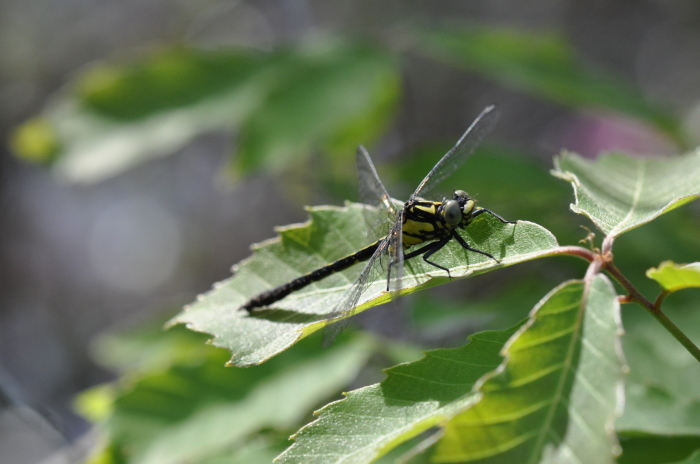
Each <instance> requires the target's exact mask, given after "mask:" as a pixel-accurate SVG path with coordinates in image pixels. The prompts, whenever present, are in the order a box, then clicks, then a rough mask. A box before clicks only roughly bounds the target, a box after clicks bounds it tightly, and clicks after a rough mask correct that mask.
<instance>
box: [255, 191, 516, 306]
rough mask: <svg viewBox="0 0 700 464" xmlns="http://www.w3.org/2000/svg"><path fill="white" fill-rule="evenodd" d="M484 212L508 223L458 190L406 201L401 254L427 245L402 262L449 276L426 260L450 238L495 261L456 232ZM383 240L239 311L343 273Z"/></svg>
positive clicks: (382, 240) (271, 291)
mask: <svg viewBox="0 0 700 464" xmlns="http://www.w3.org/2000/svg"><path fill="white" fill-rule="evenodd" d="M484 212H488V213H491V214H493V215H494V216H496V217H497V218H498V219H500V220H501V221H503V222H508V221H506V220H505V219H503V218H501V217H500V216H498V215H496V214H495V213H493V212H492V211H489V210H487V209H483V208H477V207H476V204H475V202H474V200H472V199H471V198H469V196H468V195H467V194H466V193H465V192H463V191H461V190H458V191H457V192H455V196H454V199H453V200H449V201H447V200H445V201H428V200H424V199H422V198H414V199H412V200H409V201H408V202H406V204H405V205H404V207H403V211H402V212H401V216H402V218H403V219H402V237H401V239H402V248H403V250H402V251H401V252H402V253H404V252H405V251H406V250H408V249H409V248H411V247H413V246H415V245H419V244H421V243H425V242H429V243H427V244H426V245H424V246H423V247H421V248H419V249H417V250H414V251H411V252H410V253H404V254H403V258H404V260H408V259H411V258H413V257H415V256H419V255H422V256H423V260H424V261H425V262H427V263H429V264H431V265H433V266H435V267H437V268H439V269H442V270H444V271H446V272H447V273H448V275H449V270H448V269H447V268H445V267H443V266H440V265H439V264H437V263H434V262H432V261H430V259H429V258H430V257H431V256H432V255H433V254H434V253H435V252H437V251H439V250H440V249H442V247H444V246H445V245H446V244H447V243H448V242H449V241H450V240H452V239H453V238H455V239H456V240H457V241H458V242H459V243H460V244H461V245H462V247H463V248H465V249H467V250H471V251H474V252H477V253H481V254H483V255H486V256H488V257H490V258H492V259H495V258H494V257H493V256H491V255H490V254H489V253H486V252H483V251H480V250H477V249H474V248H472V247H470V246H469V245H468V244H467V243H466V242H465V241H464V239H463V238H462V237H461V236H460V235H459V234H457V233H456V229H457V228H462V229H463V228H465V227H466V226H468V225H469V224H470V223H471V222H472V220H473V219H474V218H475V217H476V216H478V215H479V214H481V213H484ZM386 240H388V238H387V237H383V238H381V239H379V240H377V241H376V242H374V243H372V244H371V245H368V246H366V247H365V248H363V249H361V250H359V251H357V252H355V253H353V254H351V255H348V256H345V257H343V258H340V259H339V260H337V261H334V262H332V263H330V264H328V265H326V266H323V267H321V268H319V269H316V270H314V271H312V272H309V273H308V274H304V275H303V276H301V277H298V278H296V279H294V280H292V281H291V282H289V283H286V284H284V285H280V286H279V287H276V288H273V289H270V290H268V291H266V292H263V293H261V294H259V295H257V296H255V297H253V298H251V299H250V300H248V301H247V302H246V303H245V304H244V305H243V306H242V308H243V309H245V310H246V311H248V312H250V311H252V310H254V309H255V308H260V307H264V306H268V305H271V304H272V303H275V302H276V301H279V300H281V299H282V298H284V297H286V296H287V295H289V294H290V293H292V292H294V291H297V290H300V289H302V288H304V287H306V286H307V285H310V284H311V283H313V282H317V281H319V280H321V279H324V278H326V277H328V276H329V275H331V274H334V273H336V272H340V271H344V270H345V269H347V268H349V267H350V266H352V265H354V264H357V263H359V262H362V261H367V260H369V259H370V258H371V257H372V255H373V254H374V253H375V251H377V249H378V248H379V247H380V246H382V247H383V248H385V249H386V248H388V247H386V246H383V245H386V243H384V242H385V241H386ZM394 264H395V262H394V261H393V260H392V261H391V262H390V263H389V269H388V276H387V290H388V285H389V280H390V277H391V267H392V266H393V265H394Z"/></svg>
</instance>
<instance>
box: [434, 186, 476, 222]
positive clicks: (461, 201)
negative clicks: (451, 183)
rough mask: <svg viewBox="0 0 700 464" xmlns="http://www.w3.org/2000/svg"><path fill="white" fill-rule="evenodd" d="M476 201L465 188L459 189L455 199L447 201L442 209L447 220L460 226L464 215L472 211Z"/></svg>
mask: <svg viewBox="0 0 700 464" xmlns="http://www.w3.org/2000/svg"><path fill="white" fill-rule="evenodd" d="M475 206H476V203H475V202H474V200H472V199H471V198H469V195H467V192H465V191H464V190H457V191H456V192H455V196H454V199H453V200H449V201H447V202H445V206H444V207H443V209H442V215H443V217H444V218H445V222H446V223H447V224H449V225H451V226H458V225H459V224H460V223H461V222H462V218H463V216H464V215H468V214H469V213H471V212H472V210H473V209H474V207H475Z"/></svg>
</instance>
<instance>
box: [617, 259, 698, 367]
mask: <svg viewBox="0 0 700 464" xmlns="http://www.w3.org/2000/svg"><path fill="white" fill-rule="evenodd" d="M604 269H605V270H606V271H607V272H608V273H609V274H610V275H611V276H612V277H614V278H615V280H617V281H618V282H619V283H620V285H622V286H623V287H624V288H625V290H627V292H628V293H629V297H628V298H627V301H626V302H632V301H634V302H636V303H638V304H639V305H641V306H642V307H643V308H644V309H646V310H647V311H648V312H649V314H651V315H652V316H654V318H656V320H657V321H659V322H660V323H661V325H663V326H664V327H665V328H666V330H668V331H669V332H670V333H671V335H673V336H674V337H675V338H676V340H678V341H679V342H680V344H681V345H683V346H684V347H685V349H686V350H688V351H689V352H690V354H692V355H693V356H694V357H695V359H697V360H698V361H700V348H698V347H697V346H696V345H695V344H694V343H693V342H692V341H691V340H690V339H689V338H688V337H687V336H686V335H685V334H684V333H683V331H681V329H679V328H678V326H677V325H676V324H674V323H673V321H671V319H669V318H668V316H666V314H664V313H663V311H661V307H660V306H661V302H662V301H663V297H664V296H665V295H664V294H663V293H662V294H661V295H659V298H657V300H656V303H652V302H651V301H649V300H647V299H646V298H645V297H644V295H642V294H641V293H639V291H638V290H637V289H636V288H635V287H634V285H632V283H631V282H630V281H629V280H627V278H626V277H625V276H624V275H623V274H622V272H620V270H619V269H618V268H617V267H616V266H615V265H614V264H613V263H612V261H608V262H606V263H605V264H604Z"/></svg>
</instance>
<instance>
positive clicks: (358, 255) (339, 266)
mask: <svg viewBox="0 0 700 464" xmlns="http://www.w3.org/2000/svg"><path fill="white" fill-rule="evenodd" d="M382 240H383V239H380V240H377V241H376V242H374V243H373V244H371V245H369V246H366V247H364V248H363V249H361V250H359V251H356V252H355V253H353V254H351V255H348V256H345V257H343V258H340V259H339V260H337V261H333V262H332V263H330V264H328V265H326V266H323V267H322V268H319V269H316V270H314V271H311V272H309V273H308V274H304V275H303V276H301V277H297V278H296V279H294V280H292V281H291V282H289V283H286V284H284V285H280V286H279V287H275V288H273V289H271V290H268V291H266V292H263V293H261V294H259V295H258V296H256V297H254V298H251V299H250V300H248V301H247V302H246V303H245V304H244V305H243V306H242V308H243V309H245V310H246V311H248V312H250V311H252V310H253V309H255V308H261V307H263V306H267V305H271V304H272V303H274V302H276V301H279V300H281V299H282V298H284V297H285V296H287V295H289V294H290V293H292V292H295V291H297V290H300V289H302V288H304V287H306V286H307V285H309V284H312V283H313V282H317V281H319V280H321V279H325V278H326V277H328V276H329V275H331V274H334V273H336V272H340V271H344V270H345V269H347V268H349V267H350V266H352V265H354V264H357V263H360V262H363V261H367V260H368V259H369V258H371V257H372V255H373V254H374V252H375V251H376V250H377V247H378V246H379V243H380V242H381V241H382Z"/></svg>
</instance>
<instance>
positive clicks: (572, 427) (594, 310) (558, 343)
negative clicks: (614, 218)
mask: <svg viewBox="0 0 700 464" xmlns="http://www.w3.org/2000/svg"><path fill="white" fill-rule="evenodd" d="M620 335H621V326H620V314H619V304H618V303H617V299H616V295H615V292H614V289H613V287H612V284H611V283H610V281H609V280H608V279H607V278H606V277H605V276H602V275H599V276H597V277H596V278H595V279H594V280H593V281H592V283H591V285H590V286H589V287H588V288H586V287H585V285H584V283H583V282H580V281H571V282H568V283H566V284H562V285H561V286H559V287H558V288H557V289H555V290H554V291H552V292H551V293H550V294H549V295H548V296H547V297H546V298H545V299H543V300H542V302H541V303H540V305H539V306H538V307H537V308H535V310H533V314H532V317H531V320H530V322H529V323H528V324H527V325H525V326H524V327H523V329H521V331H519V333H518V334H516V336H514V337H513V338H512V339H511V340H510V341H509V343H508V344H507V345H506V347H505V348H504V350H503V354H504V355H505V356H506V360H505V362H504V363H503V365H502V367H501V368H499V369H497V370H496V371H494V372H493V373H492V374H489V375H487V376H486V378H485V379H482V381H480V384H479V385H477V386H476V388H475V390H476V391H477V392H478V393H479V394H480V395H481V396H482V398H481V400H480V401H479V402H478V403H477V404H476V405H475V406H473V407H471V408H470V409H467V410H466V411H465V412H463V413H461V414H460V415H458V416H456V417H455V418H454V419H452V420H451V421H450V422H448V424H447V426H446V428H445V436H444V437H443V438H442V439H441V440H440V442H438V445H437V449H436V453H435V455H434V456H433V459H434V461H435V462H440V463H447V462H479V463H487V462H488V463H496V462H498V463H502V462H509V463H510V462H513V463H515V462H517V463H531V464H534V463H544V462H548V463H565V462H567V463H568V462H580V463H589V462H590V463H593V462H595V463H600V464H605V463H610V464H612V463H614V462H615V457H616V455H617V454H619V445H618V444H617V439H616V437H615V435H614V432H613V424H614V421H615V419H616V417H617V416H618V415H619V413H620V409H621V407H622V401H623V400H622V397H621V393H622V379H623V370H624V362H623V360H622V359H621V347H620Z"/></svg>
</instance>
